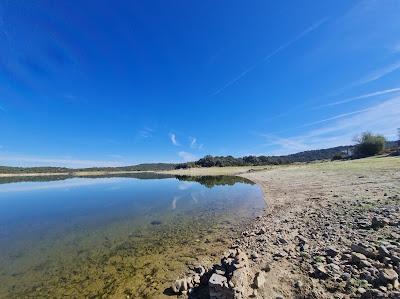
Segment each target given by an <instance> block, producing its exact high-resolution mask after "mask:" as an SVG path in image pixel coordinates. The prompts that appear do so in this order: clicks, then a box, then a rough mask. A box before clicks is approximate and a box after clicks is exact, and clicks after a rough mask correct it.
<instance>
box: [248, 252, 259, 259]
mask: <svg viewBox="0 0 400 299" xmlns="http://www.w3.org/2000/svg"><path fill="white" fill-rule="evenodd" d="M250 257H251V259H253V260H256V259H258V253H257V252H255V251H253V252H252V253H251V256H250Z"/></svg>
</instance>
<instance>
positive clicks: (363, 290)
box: [357, 287, 367, 294]
mask: <svg viewBox="0 0 400 299" xmlns="http://www.w3.org/2000/svg"><path fill="white" fill-rule="evenodd" d="M366 291H367V290H366V289H364V288H362V287H359V288H358V289H357V292H358V293H359V294H364V293H365V292H366Z"/></svg>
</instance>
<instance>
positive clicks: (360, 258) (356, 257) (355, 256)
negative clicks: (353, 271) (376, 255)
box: [351, 252, 367, 265]
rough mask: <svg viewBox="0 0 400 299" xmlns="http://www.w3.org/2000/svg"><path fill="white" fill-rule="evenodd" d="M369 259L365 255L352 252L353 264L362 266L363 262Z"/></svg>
mask: <svg viewBox="0 0 400 299" xmlns="http://www.w3.org/2000/svg"><path fill="white" fill-rule="evenodd" d="M366 259H367V257H366V256H365V255H363V254H362V253H358V252H352V253H351V262H352V263H353V264H357V265H358V264H360V262H361V261H365V260H366Z"/></svg>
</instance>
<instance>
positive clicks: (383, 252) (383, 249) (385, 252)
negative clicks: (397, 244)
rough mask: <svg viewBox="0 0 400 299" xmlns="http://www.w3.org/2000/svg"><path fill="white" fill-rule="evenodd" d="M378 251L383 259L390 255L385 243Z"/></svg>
mask: <svg viewBox="0 0 400 299" xmlns="http://www.w3.org/2000/svg"><path fill="white" fill-rule="evenodd" d="M378 253H379V257H380V258H381V259H383V258H385V257H388V256H390V252H389V250H388V249H387V248H386V247H385V246H383V245H381V246H379V248H378Z"/></svg>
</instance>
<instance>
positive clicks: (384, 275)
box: [379, 268, 399, 283]
mask: <svg viewBox="0 0 400 299" xmlns="http://www.w3.org/2000/svg"><path fill="white" fill-rule="evenodd" d="M379 278H380V279H381V280H382V281H383V282H385V283H388V282H390V283H393V282H394V281H395V280H396V279H398V278H399V275H398V274H397V273H396V271H394V270H393V269H388V268H387V269H383V270H381V271H380V272H379Z"/></svg>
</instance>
